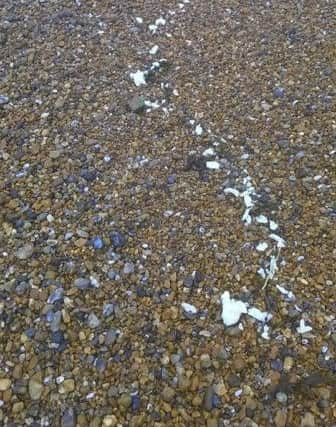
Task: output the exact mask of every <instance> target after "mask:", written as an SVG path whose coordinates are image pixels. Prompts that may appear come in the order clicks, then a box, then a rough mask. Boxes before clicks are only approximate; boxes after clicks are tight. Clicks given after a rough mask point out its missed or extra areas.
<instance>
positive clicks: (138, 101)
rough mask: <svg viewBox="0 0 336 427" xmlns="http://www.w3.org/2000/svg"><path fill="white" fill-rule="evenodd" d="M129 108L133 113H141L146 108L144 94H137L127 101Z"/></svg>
mask: <svg viewBox="0 0 336 427" xmlns="http://www.w3.org/2000/svg"><path fill="white" fill-rule="evenodd" d="M127 105H128V108H129V109H130V110H131V111H132V112H133V113H141V112H142V111H144V109H145V106H146V105H145V98H144V97H143V96H139V95H135V96H133V97H132V98H131V99H130V100H129V101H128V102H127Z"/></svg>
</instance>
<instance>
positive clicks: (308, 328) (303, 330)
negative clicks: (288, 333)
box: [296, 319, 313, 334]
mask: <svg viewBox="0 0 336 427" xmlns="http://www.w3.org/2000/svg"><path fill="white" fill-rule="evenodd" d="M312 329H313V328H312V327H311V326H307V325H306V324H305V321H304V319H301V320H300V326H298V327H297V328H296V330H297V332H298V333H299V334H305V333H307V332H310V331H311V330H312Z"/></svg>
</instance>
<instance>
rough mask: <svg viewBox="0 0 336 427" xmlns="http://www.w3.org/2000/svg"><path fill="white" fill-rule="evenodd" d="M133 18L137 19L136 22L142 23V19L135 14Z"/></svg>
mask: <svg viewBox="0 0 336 427" xmlns="http://www.w3.org/2000/svg"><path fill="white" fill-rule="evenodd" d="M135 20H136V21H137V23H138V24H143V19H142V18H141V17H140V16H137V17H136V18H135Z"/></svg>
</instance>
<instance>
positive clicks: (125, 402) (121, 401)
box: [118, 393, 132, 409]
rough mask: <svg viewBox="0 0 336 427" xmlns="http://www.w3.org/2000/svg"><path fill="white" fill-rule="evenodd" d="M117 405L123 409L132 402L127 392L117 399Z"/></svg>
mask: <svg viewBox="0 0 336 427" xmlns="http://www.w3.org/2000/svg"><path fill="white" fill-rule="evenodd" d="M118 403H119V406H120V407H121V408H123V409H128V408H129V407H130V406H131V404H132V398H131V396H130V395H129V394H126V393H124V394H122V395H121V396H120V397H119V399H118Z"/></svg>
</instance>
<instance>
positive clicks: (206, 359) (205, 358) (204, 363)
mask: <svg viewBox="0 0 336 427" xmlns="http://www.w3.org/2000/svg"><path fill="white" fill-rule="evenodd" d="M200 363H201V367H202V368H203V369H207V368H210V367H211V365H212V362H211V358H210V356H209V355H208V354H202V355H201V359H200Z"/></svg>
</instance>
